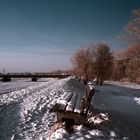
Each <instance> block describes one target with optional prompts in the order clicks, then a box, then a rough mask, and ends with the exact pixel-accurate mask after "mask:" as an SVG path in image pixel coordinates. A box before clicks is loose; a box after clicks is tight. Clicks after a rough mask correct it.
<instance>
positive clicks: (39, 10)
mask: <svg viewBox="0 0 140 140" xmlns="http://www.w3.org/2000/svg"><path fill="white" fill-rule="evenodd" d="M138 8H140V0H0V72H2V70H3V68H5V69H6V71H7V72H14V71H15V72H18V71H19V72H21V71H22V72H25V71H26V72H34V71H36V72H45V71H50V70H55V69H68V68H71V63H70V58H71V56H72V54H73V53H74V52H75V51H76V49H77V48H79V47H81V46H84V45H88V44H90V43H96V42H98V41H104V42H106V43H108V44H109V45H110V47H111V49H112V50H113V49H119V48H121V47H125V44H122V43H121V41H120V40H118V39H117V36H118V35H119V34H120V33H121V32H122V31H123V28H124V26H125V25H126V24H127V23H128V21H129V20H130V18H131V12H132V10H134V9H138Z"/></svg>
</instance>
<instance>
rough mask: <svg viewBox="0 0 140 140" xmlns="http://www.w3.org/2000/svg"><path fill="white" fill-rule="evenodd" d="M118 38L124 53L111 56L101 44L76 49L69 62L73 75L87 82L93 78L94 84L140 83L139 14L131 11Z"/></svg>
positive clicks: (120, 51)
mask: <svg viewBox="0 0 140 140" xmlns="http://www.w3.org/2000/svg"><path fill="white" fill-rule="evenodd" d="M120 38H121V39H122V40H123V41H125V42H127V45H128V47H127V48H126V49H123V50H118V51H115V52H111V51H110V47H109V46H108V44H106V43H102V42H100V43H97V44H91V45H90V46H89V47H84V48H80V49H78V50H77V51H76V52H75V54H74V55H73V57H72V59H71V61H72V63H73V66H74V74H75V75H77V76H78V77H80V78H82V79H84V80H86V81H88V80H91V79H95V78H96V79H97V84H98V83H99V84H102V83H103V81H104V80H106V79H112V80H119V81H120V80H122V79H123V80H124V79H126V80H129V81H131V82H138V83H140V10H135V11H133V13H132V19H131V21H130V22H129V23H128V25H127V26H126V27H125V31H124V32H123V34H122V35H121V36H120Z"/></svg>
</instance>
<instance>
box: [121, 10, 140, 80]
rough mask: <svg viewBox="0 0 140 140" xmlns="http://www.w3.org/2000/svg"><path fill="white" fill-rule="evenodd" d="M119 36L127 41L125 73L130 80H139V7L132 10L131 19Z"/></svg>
mask: <svg viewBox="0 0 140 140" xmlns="http://www.w3.org/2000/svg"><path fill="white" fill-rule="evenodd" d="M121 38H122V39H123V40H124V41H126V42H127V43H128V48H127V50H126V52H125V56H126V58H127V60H129V61H127V62H128V64H127V67H126V73H127V76H128V78H129V79H130V80H131V81H137V79H138V80H139V81H140V76H139V75H140V9H138V10H134V11H133V12H132V19H131V21H129V23H128V24H127V26H126V27H125V32H124V33H123V36H121Z"/></svg>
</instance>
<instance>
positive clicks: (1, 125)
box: [0, 78, 140, 140]
mask: <svg viewBox="0 0 140 140" xmlns="http://www.w3.org/2000/svg"><path fill="white" fill-rule="evenodd" d="M69 80H71V78H66V79H44V80H40V81H39V82H29V81H23V80H21V81H17V82H16V81H15V82H13V83H12V82H10V83H2V82H1V83H0V140H32V139H35V140H46V139H57V138H58V139H80V140H84V139H96V140H97V139H112V140H118V139H124V140H126V139H130V140H131V139H132V140H135V139H138V140H139V139H140V132H139V130H140V86H138V85H135V84H133V85H131V84H130V83H119V82H113V81H111V82H109V81H108V82H106V83H105V84H104V85H103V86H95V90H96V92H95V95H94V98H93V100H92V104H93V108H92V111H93V112H94V113H91V114H89V126H90V127H89V128H88V127H86V126H75V127H74V132H73V133H71V134H69V133H68V132H66V130H65V129H63V127H61V128H60V129H57V130H56V131H55V132H54V133H52V135H51V136H50V135H49V132H50V129H51V127H52V125H53V124H54V122H55V114H53V113H50V112H49V108H50V106H51V104H52V103H53V101H54V100H56V99H58V98H59V97H60V96H61V95H63V94H64V93H66V92H67V91H68V92H70V91H69V89H68V87H69V86H70V85H68V84H69V83H70V82H68V81H69ZM71 86H76V85H71ZM83 86H84V85H83ZM77 88H78V87H77ZM79 92H80V89H79ZM93 124H94V125H93ZM49 136H50V137H49Z"/></svg>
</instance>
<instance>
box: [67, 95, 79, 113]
mask: <svg viewBox="0 0 140 140" xmlns="http://www.w3.org/2000/svg"><path fill="white" fill-rule="evenodd" d="M77 98H78V94H77V93H74V94H73V96H72V98H71V100H70V102H68V105H67V108H66V111H67V112H68V111H71V112H73V111H74V109H75V105H76V100H77Z"/></svg>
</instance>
